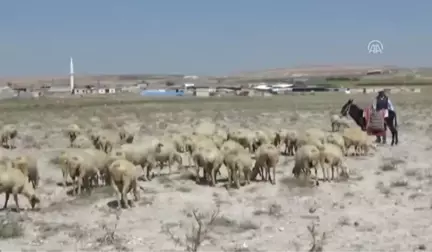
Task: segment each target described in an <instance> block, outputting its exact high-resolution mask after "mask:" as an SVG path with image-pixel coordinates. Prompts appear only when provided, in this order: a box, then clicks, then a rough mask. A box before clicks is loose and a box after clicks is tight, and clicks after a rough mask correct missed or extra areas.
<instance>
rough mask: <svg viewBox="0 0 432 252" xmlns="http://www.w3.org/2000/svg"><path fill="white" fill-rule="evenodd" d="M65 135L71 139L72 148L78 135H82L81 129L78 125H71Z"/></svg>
mask: <svg viewBox="0 0 432 252" xmlns="http://www.w3.org/2000/svg"><path fill="white" fill-rule="evenodd" d="M65 133H66V136H67V137H68V138H69V143H70V146H72V143H73V142H74V141H75V139H76V138H77V137H78V135H80V133H81V128H80V126H78V125H77V124H70V125H68V126H67V128H66V130H65Z"/></svg>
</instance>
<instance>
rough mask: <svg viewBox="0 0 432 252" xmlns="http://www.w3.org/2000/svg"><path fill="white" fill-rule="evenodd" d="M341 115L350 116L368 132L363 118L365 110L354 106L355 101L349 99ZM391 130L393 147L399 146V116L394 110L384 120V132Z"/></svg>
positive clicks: (389, 111)
mask: <svg viewBox="0 0 432 252" xmlns="http://www.w3.org/2000/svg"><path fill="white" fill-rule="evenodd" d="M340 113H341V115H342V116H347V114H349V115H350V116H351V118H352V119H353V120H354V121H355V122H356V124H357V125H358V126H359V127H360V128H361V129H362V130H363V131H366V118H364V117H363V109H361V108H360V107H359V106H357V105H356V104H354V100H353V99H349V100H348V101H347V102H346V103H345V104H344V105H343V106H342V109H341V112H340ZM387 127H388V128H389V130H390V132H391V134H392V141H391V145H392V146H393V145H395V144H396V145H397V144H398V143H399V134H398V130H397V116H396V112H394V111H393V110H388V117H386V118H384V130H387ZM377 142H378V143H379V142H380V138H379V137H378V138H377ZM383 143H384V144H385V143H386V138H385V136H384V137H383Z"/></svg>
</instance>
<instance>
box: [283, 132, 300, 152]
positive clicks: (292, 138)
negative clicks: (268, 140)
mask: <svg viewBox="0 0 432 252" xmlns="http://www.w3.org/2000/svg"><path fill="white" fill-rule="evenodd" d="M281 137H282V139H283V141H284V144H285V150H284V153H285V154H286V155H289V156H293V155H294V153H295V151H296V150H297V140H298V134H297V131H295V130H287V131H286V132H285V135H282V136H281Z"/></svg>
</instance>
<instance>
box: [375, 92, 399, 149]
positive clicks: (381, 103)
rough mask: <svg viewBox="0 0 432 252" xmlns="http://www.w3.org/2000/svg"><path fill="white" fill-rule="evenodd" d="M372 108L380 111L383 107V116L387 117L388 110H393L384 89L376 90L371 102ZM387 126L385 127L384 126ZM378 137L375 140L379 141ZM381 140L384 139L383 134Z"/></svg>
mask: <svg viewBox="0 0 432 252" xmlns="http://www.w3.org/2000/svg"><path fill="white" fill-rule="evenodd" d="M372 108H373V110H375V111H381V110H383V109H385V110H386V111H385V114H384V118H386V117H388V111H389V110H390V111H395V109H394V106H393V103H392V102H391V101H390V99H389V98H388V96H387V95H386V94H385V92H384V90H381V91H379V92H378V95H377V97H376V99H375V100H374V102H373V103H372ZM385 128H387V127H385ZM380 140H381V139H380V137H379V136H377V142H380ZM383 141H384V142H385V141H386V138H385V136H384V137H383Z"/></svg>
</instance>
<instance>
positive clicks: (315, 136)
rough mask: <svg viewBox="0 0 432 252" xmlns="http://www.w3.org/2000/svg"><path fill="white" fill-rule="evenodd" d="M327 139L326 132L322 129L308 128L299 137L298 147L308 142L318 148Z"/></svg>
mask: <svg viewBox="0 0 432 252" xmlns="http://www.w3.org/2000/svg"><path fill="white" fill-rule="evenodd" d="M325 141H326V134H325V133H324V132H323V131H322V130H320V129H314V128H312V129H308V130H306V131H304V132H302V133H301V134H299V136H298V138H297V148H300V147H302V146H303V145H306V144H311V145H315V146H317V147H318V148H319V147H320V146H321V145H322V144H324V143H325Z"/></svg>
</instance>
